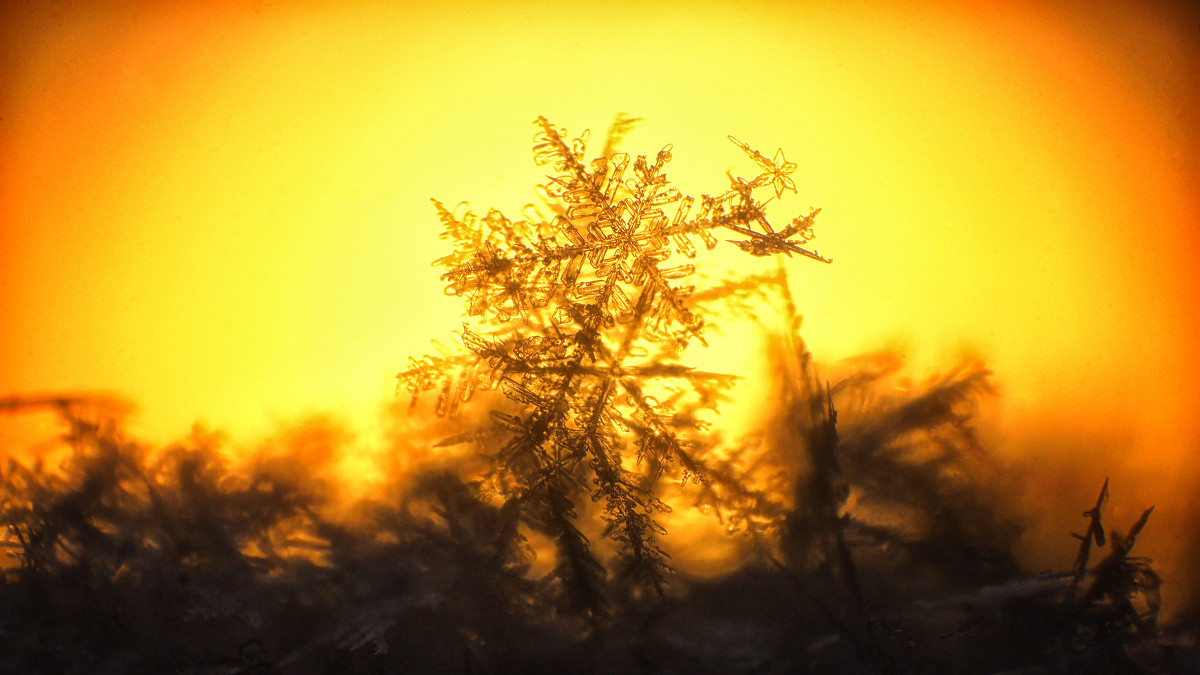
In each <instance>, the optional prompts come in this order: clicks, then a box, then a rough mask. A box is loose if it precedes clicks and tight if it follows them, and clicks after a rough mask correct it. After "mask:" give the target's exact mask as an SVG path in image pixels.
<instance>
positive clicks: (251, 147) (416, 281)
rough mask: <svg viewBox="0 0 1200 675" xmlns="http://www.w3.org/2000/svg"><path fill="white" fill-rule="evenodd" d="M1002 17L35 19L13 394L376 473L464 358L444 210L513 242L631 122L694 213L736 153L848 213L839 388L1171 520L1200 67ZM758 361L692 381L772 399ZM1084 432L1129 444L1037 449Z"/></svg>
mask: <svg viewBox="0 0 1200 675" xmlns="http://www.w3.org/2000/svg"><path fill="white" fill-rule="evenodd" d="M976 4H977V3H965V2H964V3H961V4H955V3H929V4H927V5H925V6H923V7H922V8H920V9H918V10H911V11H900V10H898V9H896V8H894V7H893V6H892V5H891V4H890V3H864V4H859V5H856V6H854V7H846V6H845V5H844V4H843V3H812V4H807V5H798V4H797V3H783V2H780V3H773V4H772V3H760V4H751V5H746V4H745V3H742V4H736V3H734V4H731V3H700V4H697V3H667V4H664V5H661V6H647V4H646V3H631V2H617V3H598V4H592V5H590V6H588V7H586V8H583V9H569V10H568V9H564V7H566V6H567V5H562V4H561V3H560V4H551V3H531V2H526V3H515V4H514V3H501V4H498V5H495V6H475V5H469V4H462V5H453V6H452V5H450V4H449V3H443V4H438V3H374V2H366V1H363V2H353V1H351V2H332V1H330V2H321V1H317V0H312V1H310V2H303V3H273V2H266V1H264V2H259V3H222V2H202V1H198V0H197V1H193V2H174V3H109V4H105V3H96V4H95V6H94V7H93V8H92V9H90V10H87V11H83V10H80V9H79V8H76V7H63V8H55V7H51V6H45V5H43V4H42V3H23V4H22V5H21V7H20V8H15V9H14V8H13V7H10V8H8V9H7V10H5V11H6V12H8V15H7V16H4V17H3V18H2V19H0V25H3V26H5V28H3V29H0V31H3V33H2V34H0V43H2V44H5V45H7V47H4V49H5V50H6V51H5V52H3V54H4V59H5V61H4V63H2V64H0V66H2V67H3V68H4V70H5V79H4V82H5V84H4V85H3V86H4V89H3V90H2V91H0V96H2V97H3V98H0V118H2V119H0V157H3V160H2V161H0V228H3V229H2V232H0V287H2V288H3V291H4V292H3V293H2V294H0V318H2V320H3V322H4V330H3V331H0V354H3V359H2V361H0V394H6V393H20V392H30V391H38V392H40V391H78V390H95V389H103V390H106V391H108V390H114V391H118V392H121V393H123V394H125V395H127V396H128V397H129V398H131V399H133V400H134V401H136V402H137V403H138V404H139V405H140V406H141V408H140V413H139V415H138V416H137V417H136V418H135V419H136V421H137V427H136V429H137V430H139V431H140V432H142V433H144V434H146V435H148V436H149V437H150V438H152V439H159V440H167V439H170V438H174V437H176V436H179V435H181V434H183V433H185V432H186V430H187V428H188V427H189V426H190V424H191V423H192V421H193V420H195V419H197V418H200V419H202V420H205V421H207V422H208V423H209V424H211V425H213V426H215V427H218V428H222V429H226V430H228V431H229V432H230V433H231V435H232V436H233V437H234V438H238V437H245V436H247V435H249V436H253V435H258V434H263V433H266V432H268V431H269V430H270V429H272V428H273V427H274V426H275V424H276V423H277V422H279V421H281V420H288V419H291V418H293V417H295V416H297V415H300V414H302V413H308V412H313V411H330V412H332V413H333V414H334V415H336V416H340V417H341V418H343V419H346V420H348V421H349V423H350V424H351V426H352V427H353V428H354V429H355V432H356V434H357V435H358V437H360V438H365V439H367V440H366V441H364V442H367V443H368V444H369V440H370V439H371V438H373V436H372V434H374V433H375V432H374V431H373V429H374V428H375V423H376V415H377V410H378V408H379V407H380V405H381V403H382V402H384V401H386V400H387V399H388V398H389V397H390V396H391V391H392V387H393V385H394V381H393V379H392V376H393V375H394V373H395V372H397V371H399V370H401V369H403V367H404V366H405V364H406V359H407V357H408V356H410V355H419V354H422V353H425V352H427V351H429V350H430V347H429V343H428V341H429V340H430V339H432V338H438V339H442V340H444V341H446V340H447V336H448V335H449V332H450V331H452V330H453V329H454V328H455V327H456V326H457V325H458V317H459V306H458V304H457V303H456V302H455V299H454V298H446V297H444V296H443V295H442V292H441V284H440V283H439V282H438V280H437V270H435V269H434V268H431V267H429V265H428V263H429V261H430V260H432V259H433V258H435V257H437V256H438V255H440V254H441V248H440V242H439V241H438V239H437V234H438V225H437V221H436V218H435V217H434V215H433V211H432V209H431V208H430V207H429V203H428V199H429V198H430V197H436V198H438V199H441V200H443V201H445V202H447V203H450V204H453V203H455V202H457V201H458V200H460V199H469V200H471V202H472V203H473V204H474V205H476V206H477V207H479V208H481V209H482V208H487V207H488V206H493V205H494V206H497V207H499V208H501V209H503V210H504V211H505V212H507V213H509V214H510V215H514V216H515V215H517V213H518V212H519V209H520V207H521V206H522V205H523V204H524V203H526V202H528V201H532V200H533V198H534V196H533V193H532V191H531V186H532V184H533V183H534V182H535V181H536V180H537V179H538V178H539V177H540V175H541V172H540V171H539V170H538V169H537V168H536V167H534V166H533V165H532V163H531V161H530V159H529V152H528V145H529V138H530V136H531V134H532V127H531V125H530V122H531V121H532V120H533V119H534V117H535V116H537V115H539V114H544V115H546V116H548V117H550V118H551V119H552V120H553V121H555V122H556V123H558V124H561V125H565V126H567V127H568V129H569V130H570V131H572V132H578V131H581V130H582V129H583V128H585V127H590V128H591V129H592V130H593V138H599V137H601V136H602V134H603V131H604V129H605V128H606V127H607V124H608V123H609V121H610V120H611V119H612V117H613V116H614V115H615V114H616V113H618V112H630V113H633V114H636V115H638V116H641V117H644V118H646V120H647V123H646V124H645V125H644V126H643V127H642V128H640V129H639V130H638V131H636V132H634V133H633V134H632V135H631V136H630V137H629V138H628V139H627V148H628V149H629V150H631V151H633V152H647V153H652V152H654V151H656V150H657V149H658V148H659V147H660V146H661V145H663V144H665V143H667V142H671V143H674V145H675V160H674V163H673V165H672V167H671V171H670V174H671V175H672V176H673V177H674V178H675V179H676V181H677V182H678V183H679V184H680V185H681V187H683V188H684V189H685V191H687V192H691V193H700V192H703V191H719V190H721V189H722V187H723V182H724V180H725V179H724V176H723V173H724V172H725V171H726V170H731V171H734V172H746V171H749V170H750V168H749V167H747V166H745V158H744V157H742V156H741V153H740V152H738V151H737V149H736V148H734V147H733V146H731V145H730V144H729V143H728V141H726V140H725V136H726V134H730V133H732V134H734V135H736V136H738V137H739V138H741V139H742V140H745V141H747V142H749V143H751V144H752V145H755V146H756V147H759V148H760V149H761V150H763V151H764V152H767V153H768V154H771V153H772V152H773V151H774V149H775V148H776V147H783V148H784V150H785V152H786V153H787V157H788V159H789V160H790V161H794V162H796V163H797V164H798V167H799V168H798V170H797V172H796V174H795V176H794V177H795V179H796V182H797V184H798V185H799V187H800V194H799V196H796V197H792V198H791V199H789V200H785V201H784V202H783V203H781V204H778V205H777V207H778V208H779V209H780V210H781V212H780V213H781V217H782V216H783V214H785V213H786V214H787V216H789V217H790V215H793V214H795V213H797V212H801V211H806V210H807V208H808V207H809V206H819V207H822V209H823V211H822V214H821V216H820V217H819V218H818V221H817V223H818V228H817V233H818V239H817V241H816V244H817V248H818V249H819V250H820V251H821V252H822V253H824V254H826V255H829V256H831V257H833V258H834V259H835V264H834V265H832V266H822V265H816V264H806V261H800V262H795V263H793V264H792V266H791V268H790V270H791V274H792V280H793V283H794V286H795V288H794V292H795V294H796V296H797V299H798V303H799V309H800V311H801V312H802V313H803V314H804V315H805V317H806V319H805V332H804V335H805V338H806V340H807V341H808V344H809V347H810V348H811V349H812V350H813V352H814V353H815V354H816V356H817V358H818V360H819V361H827V362H828V361H832V360H836V359H839V358H842V357H846V356H850V355H852V354H855V353H858V352H861V351H867V350H874V349H878V348H879V347H881V346H883V345H886V344H903V345H906V346H907V348H908V349H909V351H910V354H911V356H912V367H913V369H914V371H915V372H917V373H918V374H919V373H920V372H921V371H922V370H925V369H928V368H934V367H943V366H947V365H951V364H952V363H953V362H954V361H956V360H957V358H958V357H959V356H960V355H961V354H964V353H971V354H977V355H981V356H982V357H983V358H985V359H986V360H987V362H988V363H989V364H990V366H991V367H992V368H993V369H994V370H995V371H996V377H997V381H998V383H999V385H1000V387H1001V388H1002V390H1003V394H1004V396H1003V398H1002V402H1003V403H1002V405H1003V409H1002V411H1001V412H1000V414H999V419H998V420H997V423H998V425H999V426H1001V427H1003V428H1005V429H1009V430H1011V433H1009V434H1008V435H1006V436H1004V437H1003V438H1002V439H1001V440H1000V445H1001V446H1002V450H1003V451H1004V452H1007V453H1010V454H1014V455H1019V454H1022V453H1030V452H1046V453H1056V452H1057V453H1074V454H1073V455H1071V457H1072V459H1070V460H1068V459H1062V458H1061V457H1060V460H1061V461H1062V462H1063V463H1064V466H1073V467H1082V468H1080V469H1079V470H1078V471H1073V470H1072V471H1068V470H1064V471H1062V472H1061V475H1062V480H1063V481H1076V482H1077V483H1078V485H1083V486H1086V487H1079V488H1076V487H1072V488H1070V489H1071V490H1076V489H1078V490H1079V491H1080V493H1081V494H1082V493H1087V494H1090V493H1091V492H1092V491H1094V487H1093V484H1094V483H1098V482H1099V480H1098V477H1102V476H1103V475H1104V473H1105V472H1113V473H1114V474H1115V473H1116V472H1118V471H1128V472H1129V473H1130V476H1131V478H1130V480H1131V481H1133V480H1134V479H1135V478H1136V480H1137V488H1136V492H1135V490H1134V488H1133V487H1132V486H1130V487H1129V488H1128V489H1129V492H1126V493H1125V495H1126V498H1127V499H1128V502H1127V503H1128V504H1130V506H1129V508H1130V509H1133V510H1137V509H1140V508H1142V505H1143V503H1150V502H1157V503H1159V504H1160V505H1162V504H1166V506H1165V507H1164V508H1163V510H1162V512H1171V509H1172V508H1174V509H1175V512H1176V513H1180V512H1182V509H1183V507H1182V506H1172V505H1171V504H1167V502H1171V501H1172V500H1178V499H1179V498H1180V497H1179V496H1180V495H1184V494H1187V493H1189V492H1190V491H1191V490H1192V489H1193V487H1194V485H1195V481H1196V476H1197V474H1196V471H1195V468H1194V465H1193V464H1191V463H1187V464H1185V463H1184V462H1185V458H1186V457H1194V456H1196V451H1197V450H1198V449H1200V447H1198V446H1197V444H1196V441H1195V440H1194V439H1195V438H1196V432H1197V431H1200V429H1198V428H1197V427H1198V425H1197V423H1196V421H1195V415H1194V413H1193V412H1192V411H1193V410H1194V407H1195V404H1196V403H1197V402H1198V400H1200V396H1198V391H1197V384H1196V382H1197V381H1198V379H1200V368H1198V366H1197V364H1196V359H1195V356H1194V352H1193V351H1192V350H1193V349H1194V345H1196V344H1197V343H1200V340H1198V338H1200V329H1198V324H1197V319H1196V318H1195V317H1196V310H1197V295H1196V294H1197V289H1200V273H1198V272H1197V266H1196V265H1195V263H1194V261H1195V260H1196V258H1197V254H1198V253H1200V237H1198V235H1197V232H1196V228H1195V224H1196V222H1197V215H1200V208H1198V205H1197V197H1196V195H1197V194H1200V189H1198V186H1197V185H1196V174H1195V167H1196V166H1197V162H1196V160H1197V157H1196V152H1195V150H1196V144H1195V142H1196V133H1195V129H1197V128H1200V124H1198V123H1197V122H1198V120H1197V119H1196V113H1195V112H1194V106H1192V105H1191V103H1190V101H1192V100H1194V99H1192V98H1191V95H1192V94H1194V93H1195V92H1194V91H1191V90H1190V89H1189V87H1190V86H1193V85H1191V84H1189V83H1194V82H1195V77H1196V63H1197V53H1198V45H1197V44H1196V43H1195V42H1194V41H1193V40H1192V39H1191V38H1190V37H1189V36H1187V35H1186V34H1185V33H1184V32H1182V31H1181V30H1176V29H1173V28H1172V21H1171V18H1170V16H1169V12H1168V11H1167V10H1165V9H1160V8H1155V7H1153V6H1151V5H1149V4H1147V5H1144V6H1139V7H1135V8H1125V7H1124V6H1121V7H1118V6H1117V4H1115V3H1114V4H1112V5H1110V6H1105V7H1103V8H1101V9H1096V10H1095V11H1093V9H1088V10H1087V11H1086V12H1084V10H1082V9H1081V10H1080V14H1073V13H1071V12H1069V11H1062V12H1059V11H1057V10H1050V9H1047V8H1046V7H1044V6H1041V5H1038V4H1032V3H1030V4H1021V3H1017V4H1015V5H1009V6H1008V8H1007V9H1003V10H987V11H984V10H978V9H976ZM1043 4H1044V3H1043ZM400 5H413V6H414V7H416V8H415V9H414V8H410V7H405V8H401V7H400ZM1085 13H1086V16H1084V14H1085ZM735 253H736V251H734V252H733V253H723V254H720V255H717V256H715V259H716V261H717V262H718V264H731V262H730V261H731V260H733V259H734V258H735V256H734V254H735ZM737 261H738V264H739V265H745V267H744V269H748V270H753V269H756V267H755V264H758V265H764V264H765V265H770V264H773V263H771V262H770V261H745V260H742V259H740V258H738V259H737ZM736 339H747V338H745V337H744V336H743V337H739V336H738V335H737V334H736V333H731V338H730V340H727V341H726V342H725V343H724V345H725V346H723V347H721V348H720V349H721V350H723V351H728V352H740V353H737V354H735V356H734V357H733V358H731V359H726V360H724V361H722V359H723V358H724V355H723V354H722V353H720V352H718V351H717V348H714V349H713V350H710V351H712V352H717V353H715V354H713V353H710V354H708V355H704V354H697V355H696V359H698V360H699V361H701V362H703V363H704V365H705V367H708V368H713V367H715V365H716V364H720V363H722V362H724V363H727V364H731V365H732V366H733V367H734V368H736V369H753V368H755V367H761V366H755V365H754V364H747V363H746V360H745V350H744V349H739V347H738V343H737V342H736V341H735V340H736ZM754 344H757V343H754ZM750 394H753V391H752V390H750ZM745 405H747V406H749V407H750V408H751V409H753V408H754V404H753V402H749V403H747V404H745ZM747 414H749V413H747ZM1114 420H1115V421H1116V422H1115V423H1114ZM1068 427H1069V428H1071V429H1074V430H1077V431H1080V432H1081V433H1082V434H1083V436H1084V437H1087V438H1102V439H1107V440H1104V442H1105V443H1108V442H1109V441H1110V440H1111V439H1113V438H1119V439H1121V440H1120V441H1119V442H1118V441H1112V443H1113V445H1112V447H1107V446H1106V447H1105V448H1103V450H1102V451H1101V450H1097V449H1096V448H1095V447H1091V448H1085V447H1081V448H1079V449H1077V450H1069V449H1066V448H1061V447H1057V448H1056V447H1049V446H1048V445H1047V444H1048V443H1049V441H1048V440H1047V439H1050V438H1057V436H1056V435H1055V434H1056V433H1057V432H1056V431H1055V429H1062V428H1068ZM14 429H15V425H7V424H6V425H3V432H2V433H4V434H6V435H7V436H6V437H7V438H12V437H15V436H16V435H18V432H17V431H15V430H14ZM21 433H25V432H21ZM1093 452H1101V453H1102V455H1103V456H1104V457H1105V458H1108V459H1110V460H1111V461H1109V462H1108V463H1107V464H1103V463H1096V464H1095V465H1093V464H1092V463H1091V460H1090V453H1093ZM1164 465H1169V466H1170V467H1173V468H1170V469H1168V468H1167V467H1166V466H1164ZM347 466H350V465H347ZM346 470H347V471H356V470H357V469H353V468H350V469H346ZM1072 485H1075V483H1072ZM1045 491H1046V492H1047V494H1048V495H1049V494H1051V493H1053V492H1055V490H1054V489H1053V488H1052V487H1047V488H1045ZM1131 493H1132V494H1131ZM1048 498H1049V497H1048ZM1084 502H1086V498H1085V499H1084ZM1076 506H1077V505H1072V506H1071V508H1070V510H1069V511H1067V512H1065V514H1064V516H1063V517H1067V515H1069V514H1070V513H1071V512H1073V511H1074V510H1076V508H1075V507H1076Z"/></svg>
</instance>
